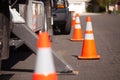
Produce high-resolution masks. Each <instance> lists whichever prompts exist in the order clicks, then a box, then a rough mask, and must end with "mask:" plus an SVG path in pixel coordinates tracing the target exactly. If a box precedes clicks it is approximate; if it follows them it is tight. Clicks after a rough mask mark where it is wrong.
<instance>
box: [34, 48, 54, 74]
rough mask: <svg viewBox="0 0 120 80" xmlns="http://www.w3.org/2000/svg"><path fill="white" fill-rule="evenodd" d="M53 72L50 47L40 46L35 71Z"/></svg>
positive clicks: (40, 72) (41, 72)
mask: <svg viewBox="0 0 120 80" xmlns="http://www.w3.org/2000/svg"><path fill="white" fill-rule="evenodd" d="M53 72H55V68H54V62H53V56H52V51H51V48H40V49H38V52H37V59H36V66H35V73H39V74H45V75H48V74H50V73H53Z"/></svg>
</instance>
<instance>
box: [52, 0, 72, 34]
mask: <svg viewBox="0 0 120 80" xmlns="http://www.w3.org/2000/svg"><path fill="white" fill-rule="evenodd" d="M54 2H55V3H54V6H55V7H54V8H53V22H54V24H53V29H54V31H56V32H60V33H62V34H70V32H71V22H72V20H71V12H70V11H69V8H68V6H69V3H68V1H67V0H54Z"/></svg>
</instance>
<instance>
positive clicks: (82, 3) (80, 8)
mask: <svg viewBox="0 0 120 80" xmlns="http://www.w3.org/2000/svg"><path fill="white" fill-rule="evenodd" d="M68 1H69V9H70V11H76V12H78V13H84V12H86V6H87V2H89V1H90V0H68Z"/></svg>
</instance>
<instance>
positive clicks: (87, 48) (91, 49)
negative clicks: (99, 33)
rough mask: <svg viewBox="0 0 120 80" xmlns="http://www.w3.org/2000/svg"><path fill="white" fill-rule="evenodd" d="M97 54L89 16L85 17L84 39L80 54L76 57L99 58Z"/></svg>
mask: <svg viewBox="0 0 120 80" xmlns="http://www.w3.org/2000/svg"><path fill="white" fill-rule="evenodd" d="M99 58H100V56H99V55H97V51H96V45H95V41H94V36H93V30H92V22H91V17H90V16H88V17H87V25H86V31H85V40H84V41H83V47H82V55H81V56H78V59H99Z"/></svg>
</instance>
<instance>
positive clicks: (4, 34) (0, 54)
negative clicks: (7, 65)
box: [0, 0, 10, 66]
mask: <svg viewBox="0 0 120 80" xmlns="http://www.w3.org/2000/svg"><path fill="white" fill-rule="evenodd" d="M9 23H10V13H9V4H8V0H0V64H1V61H2V60H3V59H7V58H8V57H9V33H10V27H9ZM0 66H1V65H0Z"/></svg>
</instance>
